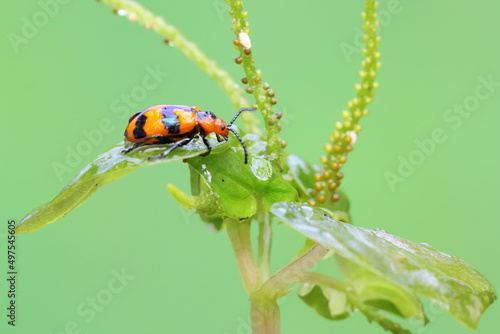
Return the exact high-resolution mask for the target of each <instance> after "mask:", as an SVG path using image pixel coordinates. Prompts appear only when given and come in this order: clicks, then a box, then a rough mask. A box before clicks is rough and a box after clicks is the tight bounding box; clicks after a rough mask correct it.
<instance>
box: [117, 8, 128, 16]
mask: <svg viewBox="0 0 500 334" xmlns="http://www.w3.org/2000/svg"><path fill="white" fill-rule="evenodd" d="M117 14H118V15H120V16H126V15H127V11H126V10H125V9H118V12H117Z"/></svg>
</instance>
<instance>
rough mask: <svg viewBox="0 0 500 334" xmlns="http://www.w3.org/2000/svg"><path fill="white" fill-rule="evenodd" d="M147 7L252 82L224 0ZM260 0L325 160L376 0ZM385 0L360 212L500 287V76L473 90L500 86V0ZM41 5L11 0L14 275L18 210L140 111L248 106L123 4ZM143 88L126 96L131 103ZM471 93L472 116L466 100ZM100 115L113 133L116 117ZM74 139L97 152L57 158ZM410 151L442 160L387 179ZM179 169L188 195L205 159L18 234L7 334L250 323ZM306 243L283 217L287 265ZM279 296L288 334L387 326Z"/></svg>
mask: <svg viewBox="0 0 500 334" xmlns="http://www.w3.org/2000/svg"><path fill="white" fill-rule="evenodd" d="M46 2H47V3H52V2H53V1H52V0H42V1H41V3H46ZM143 4H144V5H146V6H147V7H148V8H150V9H151V10H153V11H155V12H156V13H157V14H160V15H164V16H165V18H166V20H167V21H169V22H170V23H172V24H174V25H176V26H177V27H178V28H180V29H181V30H182V31H183V32H184V34H185V35H186V36H187V37H188V38H190V39H192V40H193V41H195V42H196V43H197V44H198V45H199V46H200V47H201V49H202V50H204V51H205V52H206V53H207V54H208V55H209V57H212V58H213V59H215V60H216V62H217V63H218V64H220V65H221V66H222V67H224V68H226V69H228V71H229V72H230V73H231V74H232V75H233V77H234V78H236V79H239V78H241V77H242V73H243V72H242V69H241V68H240V67H239V66H236V65H235V64H234V62H233V58H234V57H236V55H237V54H236V51H235V50H234V49H233V46H232V42H231V41H232V39H233V34H232V33H231V32H230V26H231V22H230V18H229V16H228V14H227V10H228V5H226V4H225V2H223V0H206V1H202V0H186V1H170V2H166V1H160V0H155V1H153V0H147V1H143ZM245 7H246V9H247V10H249V12H250V15H249V20H250V22H251V38H252V42H253V44H252V46H253V54H254V56H255V57H256V62H257V65H258V67H260V68H262V70H263V79H264V80H265V81H268V82H270V83H271V86H272V88H273V89H275V91H276V95H277V98H278V101H279V103H278V104H277V109H278V110H282V111H283V112H284V119H283V124H284V126H283V132H282V137H283V138H284V139H286V140H287V141H288V147H287V151H288V152H290V153H294V154H297V155H299V156H301V157H303V158H304V159H306V160H308V161H311V162H317V161H318V157H319V156H320V155H321V154H322V146H323V143H324V142H325V141H326V140H327V139H328V137H329V135H330V133H331V131H332V129H333V123H334V121H335V120H337V119H338V118H339V115H340V111H341V110H342V109H344V108H345V105H346V102H347V100H348V99H350V98H351V97H353V94H354V89H353V85H354V83H356V82H357V81H358V76H357V72H358V71H359V69H360V66H359V61H360V60H361V56H360V54H359V52H357V51H355V50H356V49H357V46H358V45H359V34H358V32H359V30H360V28H359V27H360V26H361V18H360V15H359V13H360V12H361V10H362V7H363V2H362V1H348V0H341V1H308V2H304V1H301V2H292V1H284V0H274V1H247V2H246V3H245ZM379 9H380V10H381V11H380V18H381V20H382V22H381V23H382V27H381V31H380V32H381V35H382V45H381V52H382V59H381V60H382V62H383V67H382V69H381V71H380V72H379V73H380V75H379V77H378V81H379V82H380V83H381V88H380V89H379V90H378V91H377V92H376V94H377V96H376V98H375V99H374V103H373V104H372V105H371V106H370V109H371V111H372V113H371V115H370V116H369V117H368V118H366V119H364V120H363V122H362V125H363V126H364V128H365V129H364V130H363V131H362V132H361V135H360V137H359V138H358V142H357V143H356V146H355V150H354V151H353V153H352V154H351V155H350V158H349V163H348V164H347V165H346V167H345V176H346V177H345V181H344V189H345V190H346V191H347V192H348V194H349V197H350V199H351V203H352V216H353V218H354V223H355V224H357V225H360V226H365V227H370V228H375V227H378V228H383V229H385V230H387V231H388V232H390V233H393V234H396V235H400V236H403V237H405V238H407V239H410V240H414V241H417V242H427V243H429V244H431V245H433V246H434V247H436V248H438V249H440V250H443V251H446V252H448V253H451V254H453V255H456V256H458V257H460V258H462V259H464V260H466V261H467V262H468V263H470V264H471V265H473V266H474V267H475V268H477V269H478V270H479V271H480V272H482V273H483V274H484V275H485V276H486V277H487V278H488V279H489V280H490V281H491V282H492V283H493V284H494V285H495V286H496V287H497V288H499V287H500V266H499V258H500V247H499V241H500V226H499V223H498V221H499V218H498V217H499V216H500V206H499V205H498V203H497V201H498V188H499V186H500V178H499V177H498V171H499V169H500V168H499V167H500V166H499V162H500V160H499V154H498V149H497V145H498V142H499V139H500V132H499V131H498V130H497V127H498V124H499V122H500V113H499V112H498V109H499V108H500V87H499V86H498V85H497V86H494V87H492V88H491V92H489V91H488V90H487V88H486V87H482V88H479V92H480V93H483V94H485V93H488V97H487V98H486V97H485V98H482V99H481V100H478V99H475V98H474V97H473V96H474V94H476V88H477V87H478V86H480V85H481V83H480V79H478V78H480V77H482V78H485V79H486V80H487V79H488V77H489V76H491V77H492V80H493V81H494V82H500V63H499V61H498V59H499V52H500V44H499V43H498V41H497V37H498V31H500V22H499V21H498V13H499V12H500V3H498V2H497V1H476V2H474V3H473V2H469V1H467V2H465V1H464V2H460V3H459V2H457V1H451V0H446V1H439V2H433V3H432V4H431V3H429V2H425V1H410V0H400V1H389V2H387V1H381V5H380V7H379ZM41 11H43V6H42V5H41V4H40V3H39V2H38V1H36V0H25V1H16V2H9V3H5V4H4V5H3V9H2V12H1V14H0V16H1V20H0V33H1V36H3V37H2V39H1V42H0V43H1V44H0V45H1V46H0V47H1V59H2V61H1V66H2V76H1V79H0V85H1V87H0V88H1V89H0V94H1V99H0V103H1V109H2V116H3V120H2V131H3V133H4V136H3V138H4V139H3V144H2V156H3V163H2V165H1V170H2V173H1V175H2V178H1V180H2V183H1V189H2V191H1V193H0V196H1V201H0V203H1V213H2V221H3V224H2V226H3V227H2V229H1V230H0V249H1V252H0V254H2V255H1V257H0V258H1V259H2V263H3V264H2V266H1V268H2V269H1V274H0V277H5V276H4V274H5V272H6V271H7V268H6V260H3V259H5V258H6V236H7V234H6V230H7V229H6V221H7V220H8V219H15V220H16V221H17V222H18V221H20V220H21V219H22V218H23V217H24V215H25V214H26V213H27V212H29V211H31V210H32V209H34V208H35V207H37V206H38V205H40V204H42V203H44V202H47V201H49V200H50V199H52V198H53V197H54V196H55V195H56V194H57V193H58V192H59V191H60V189H61V188H62V187H63V186H64V185H65V184H66V183H67V182H68V181H69V180H70V179H71V178H72V177H73V176H74V175H75V174H76V173H77V172H78V171H79V170H80V169H81V168H82V167H83V166H85V164H86V163H87V162H89V161H90V160H92V159H93V158H94V157H95V156H96V155H98V154H99V153H101V152H103V151H105V150H106V149H107V148H109V147H110V146H112V145H114V144H115V143H117V142H118V141H120V140H122V138H123V130H124V128H125V125H126V117H127V116H129V115H131V114H132V113H134V112H137V111H140V110H143V109H144V108H146V107H149V106H152V105H155V104H188V105H196V106H199V107H200V108H202V109H210V110H212V111H213V112H215V113H216V114H217V115H218V116H220V117H222V118H223V119H230V118H231V117H232V116H233V114H234V112H235V110H234V109H233V107H232V106H231V104H230V103H229V102H228V99H227V98H226V96H225V95H224V94H223V93H222V92H221V90H219V89H218V87H217V85H216V84H215V83H214V82H213V81H212V80H211V79H210V78H209V77H208V76H207V75H205V74H204V73H202V72H201V71H200V70H199V69H198V68H197V67H196V65H194V64H193V63H191V62H190V61H189V60H187V59H186V58H185V57H184V56H183V55H182V53H181V52H180V51H179V50H177V49H175V48H172V47H169V46H166V45H165V44H164V43H163V42H162V38H161V37H160V36H158V35H156V34H155V33H153V32H151V31H148V30H146V29H144V28H143V27H139V26H138V25H137V24H136V23H130V22H128V20H127V19H126V18H124V17H119V16H117V15H113V14H112V12H111V9H110V8H109V7H108V6H105V5H103V4H100V3H98V2H95V1H90V0H87V1H69V2H68V3H66V4H59V8H57V10H55V12H54V15H53V17H50V18H49V19H48V20H47V21H46V22H44V21H43V14H40V12H41ZM34 19H35V21H36V22H38V24H39V25H40V27H38V28H36V31H29V29H28V28H26V25H28V23H26V22H33V20H34ZM23 29H24V30H25V31H24V34H25V36H28V37H29V38H26V39H25V40H22V41H21V42H19V40H18V42H19V43H21V44H18V45H17V44H15V43H14V44H15V46H13V45H14V44H13V43H12V41H11V40H12V38H15V37H13V36H14V35H13V34H16V35H17V36H20V37H19V38H24V37H22V36H23ZM26 29H28V30H26ZM26 34H27V35H26ZM353 50H354V51H355V52H354V51H353ZM351 52H352V53H351ZM148 69H149V70H148ZM156 69H158V70H159V71H160V72H164V73H168V75H165V76H163V77H161V78H160V79H159V82H158V85H157V87H156V88H154V89H148V90H144V89H141V88H140V87H141V86H143V80H144V78H145V77H147V76H148V74H149V72H148V71H150V70H153V71H154V70H156ZM137 87H139V88H137ZM142 92H145V94H140V93H142ZM134 93H135V95H133V96H132V98H131V100H130V102H129V105H127V104H126V102H124V101H123V100H122V98H123V97H124V96H125V95H129V96H130V95H132V94H134ZM134 96H135V97H134ZM477 101H479V102H478V104H477V105H475V104H474V103H475V102H477ZM464 103H465V104H466V106H468V108H469V109H471V110H472V111H471V112H470V114H464V115H463V116H460V115H459V114H457V113H454V112H453V111H448V110H449V109H452V108H453V107H454V105H455V104H456V105H461V104H464ZM119 108H121V109H119ZM447 117H448V118H447ZM450 117H454V118H451V119H450ZM101 122H104V123H106V122H108V123H110V124H111V126H110V128H107V129H105V130H99V129H100V126H101V125H102V124H101ZM459 122H460V123H459ZM435 129H442V130H443V131H444V134H445V137H446V140H444V142H441V143H438V144H436V147H435V149H434V152H432V153H431V154H428V155H422V154H421V153H418V151H419V148H418V146H417V144H416V143H415V141H416V140H417V141H418V140H420V141H425V140H426V139H429V138H431V134H432V132H433V131H434V130H435ZM84 131H86V132H84ZM97 132H99V133H100V135H101V136H102V137H101V138H99V135H97V134H96V133H97ZM85 133H92V134H94V136H95V137H94V143H91V144H86V143H88V139H87V137H86V135H85ZM71 150H80V152H81V153H80V154H79V157H80V158H81V159H80V160H78V159H76V160H75V161H71V163H72V165H73V166H68V167H67V170H64V171H59V172H57V171H56V170H55V169H54V163H60V164H65V165H67V163H66V159H67V156H68V152H69V151H71ZM401 157H403V158H404V159H409V158H410V157H413V158H412V159H418V158H422V157H424V158H423V160H422V159H421V160H420V161H418V166H416V167H415V168H414V170H413V171H411V172H408V174H407V175H406V177H404V178H403V182H399V183H397V184H396V185H394V186H393V187H392V188H391V187H390V186H389V184H388V182H387V181H386V176H385V175H386V173H387V172H391V173H394V174H396V173H398V168H399V165H400V163H401V162H400V158H401ZM167 183H174V184H175V185H177V186H179V187H181V188H182V189H184V190H185V191H187V190H188V189H189V188H188V187H189V184H188V171H187V168H186V166H185V165H184V164H182V163H172V164H168V165H156V166H153V167H148V168H142V169H139V170H137V171H134V172H133V173H132V174H130V175H129V176H127V177H125V178H123V179H120V180H118V181H117V182H114V183H112V184H110V185H108V186H106V187H104V188H102V189H100V190H99V191H98V192H97V193H96V194H95V195H94V196H93V197H92V198H91V199H90V200H89V201H88V202H86V203H85V204H84V205H83V206H82V207H80V208H78V209H77V210H75V211H74V212H71V213H70V214H69V215H68V216H67V217H65V218H64V219H62V220H61V221H59V222H57V223H55V224H52V225H49V226H46V227H44V228H42V229H41V230H39V231H36V232H35V233H30V234H25V235H21V236H19V237H18V238H17V240H18V241H17V245H18V261H17V266H18V271H19V276H18V283H17V289H18V317H17V326H16V328H15V329H13V328H10V326H7V324H6V322H7V320H6V317H5V315H4V313H6V311H5V308H6V307H7V298H6V291H7V286H6V284H5V283H6V282H5V280H4V279H2V280H1V284H0V295H1V296H2V297H1V298H0V302H1V307H0V308H1V309H2V310H4V311H2V315H1V319H3V320H2V323H1V324H0V332H2V333H14V332H17V333H43V334H46V333H47V334H48V333H53V334H55V333H73V332H75V333H77V332H78V331H74V330H73V329H72V327H73V326H76V327H77V328H78V329H79V330H81V333H96V334H98V333H214V334H215V333H217V334H244V333H249V331H250V330H249V324H248V313H249V307H248V304H247V301H246V300H247V296H246V293H245V291H244V290H243V288H242V285H241V282H240V279H239V276H238V272H237V269H236V264H235V261H234V257H233V254H232V251H231V248H230V245H229V242H228V239H227V237H226V235H225V234H224V233H219V234H217V233H214V232H210V231H208V230H207V229H206V228H205V226H203V224H202V223H200V222H199V221H198V219H197V217H196V216H195V215H193V214H192V213H191V212H189V211H187V210H185V209H183V208H180V207H179V205H178V204H177V203H176V202H175V201H174V199H173V198H172V197H171V196H170V194H169V193H168V192H167V190H166V188H165V185H166V184H167ZM302 242H303V238H302V237H301V236H300V235H299V234H297V233H296V232H295V231H293V230H291V229H289V228H287V227H284V226H278V227H276V229H275V242H274V245H273V269H274V270H275V269H278V268H279V267H280V266H282V265H284V264H285V263H286V262H288V260H289V259H290V258H291V257H292V256H293V255H294V254H295V251H296V250H297V249H298V248H299V247H300V246H301V245H302ZM330 266H332V265H331V262H330V261H326V262H324V263H321V264H320V268H319V270H323V271H332V270H333V269H332V268H330ZM122 270H124V271H125V272H126V274H127V275H129V276H133V279H131V280H128V281H126V286H121V287H122V289H121V291H120V292H118V291H117V290H116V289H118V287H120V284H119V283H116V285H115V286H112V287H109V284H110V282H111V284H114V283H115V281H113V277H114V275H115V274H116V272H122ZM113 288H114V289H113ZM118 290H120V289H118ZM110 291H115V292H110ZM97 296H100V298H101V300H102V298H105V301H106V303H105V305H102V304H99V305H98V308H99V312H95V315H94V317H92V316H91V314H90V312H88V311H89V310H90V307H89V304H88V303H89V302H90V301H91V300H92V298H96V297H97ZM280 305H281V314H282V332H283V333H292V334H293V333H305V332H309V333H327V332H331V333H353V332H369V333H382V332H383V331H382V329H380V328H379V327H378V326H377V325H374V324H368V323H367V321H366V320H365V318H364V317H363V316H361V315H359V314H356V315H354V316H353V317H351V319H348V320H345V321H340V322H329V321H327V320H324V319H322V318H320V317H319V316H317V315H316V314H315V313H314V312H313V311H312V310H311V309H309V308H308V307H306V306H305V305H304V304H303V303H302V302H301V301H300V300H299V299H298V298H297V297H296V296H295V295H294V294H291V295H289V296H288V297H286V298H285V299H283V300H282V301H281V303H280ZM499 317H500V306H499V304H498V303H496V304H494V305H493V306H492V307H491V308H490V309H489V310H488V311H487V312H486V314H485V315H484V317H483V319H482V320H481V323H480V325H479V329H478V333H498V328H499ZM430 318H431V320H433V321H432V322H431V323H430V325H428V327H427V328H425V329H424V330H420V329H418V327H416V326H415V325H414V324H413V325H412V324H410V326H408V327H410V328H411V329H414V330H417V331H419V332H423V331H425V333H427V334H431V333H443V332H445V331H447V332H453V333H469V332H470V331H469V330H468V329H466V328H464V327H462V326H461V325H460V324H459V323H458V322H457V321H455V320H454V319H453V318H452V317H451V316H449V315H447V314H446V313H444V312H440V311H436V310H434V311H432V312H431V314H430Z"/></svg>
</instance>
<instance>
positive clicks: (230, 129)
mask: <svg viewBox="0 0 500 334" xmlns="http://www.w3.org/2000/svg"><path fill="white" fill-rule="evenodd" d="M254 110H255V109H254ZM241 111H243V110H240V112H241ZM236 116H238V115H236ZM235 118H236V117H235ZM227 129H228V130H229V131H231V132H232V133H233V135H235V136H236V138H238V140H239V141H240V143H241V146H243V151H245V164H248V152H247V146H246V145H245V142H244V141H243V139H241V137H240V136H238V134H237V133H236V131H234V130H233V129H232V128H227Z"/></svg>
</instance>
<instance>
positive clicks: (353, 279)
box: [335, 254, 426, 323]
mask: <svg viewBox="0 0 500 334" xmlns="http://www.w3.org/2000/svg"><path fill="white" fill-rule="evenodd" d="M335 259H336V261H337V265H338V266H339V269H340V271H341V273H342V275H343V276H344V277H345V278H346V279H347V280H348V281H349V283H350V284H351V286H352V287H353V289H354V290H355V292H356V296H357V299H359V300H360V301H361V302H363V303H364V304H366V305H369V306H372V307H374V308H377V309H379V310H384V311H388V312H391V313H393V314H396V315H398V316H400V317H403V318H406V319H411V318H417V319H419V320H422V321H423V322H424V323H425V321H426V318H425V314H424V310H423V307H422V305H421V303H420V301H419V300H418V298H417V296H416V295H415V294H414V293H413V291H411V290H408V289H407V288H406V287H404V286H401V285H399V284H394V283H392V282H391V281H389V280H387V279H386V278H384V277H382V276H379V275H377V274H376V273H374V272H373V271H371V270H370V269H368V268H366V267H364V266H361V265H359V264H357V263H356V262H354V261H350V260H347V259H346V258H344V257H342V256H340V255H338V254H335Z"/></svg>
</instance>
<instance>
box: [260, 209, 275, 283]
mask: <svg viewBox="0 0 500 334" xmlns="http://www.w3.org/2000/svg"><path fill="white" fill-rule="evenodd" d="M272 236H273V230H272V228H271V217H270V215H269V213H268V212H264V213H262V214H261V215H260V216H259V253H258V254H259V255H258V262H257V263H258V267H259V274H260V279H261V281H262V282H265V281H266V280H267V279H268V278H269V271H270V261H271V260H270V259H271V241H272Z"/></svg>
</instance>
